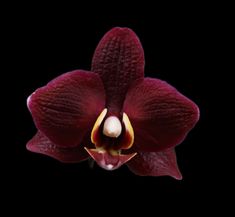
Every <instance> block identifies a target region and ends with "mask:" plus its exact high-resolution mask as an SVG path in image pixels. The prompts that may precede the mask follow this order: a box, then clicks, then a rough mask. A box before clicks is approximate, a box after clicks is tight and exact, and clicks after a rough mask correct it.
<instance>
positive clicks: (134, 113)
mask: <svg viewBox="0 0 235 217" xmlns="http://www.w3.org/2000/svg"><path fill="white" fill-rule="evenodd" d="M27 105H28V108H29V110H30V112H31V114H32V116H33V120H34V122H35V125H36V127H37V129H38V132H37V134H36V135H35V136H34V137H33V138H32V139H31V140H30V141H29V142H28V144H27V149H28V150H30V151H33V152H37V153H42V154H45V155H49V156H51V157H53V158H56V159H58V160H60V161H62V162H68V163H71V162H80V161H82V160H86V159H88V158H89V156H90V157H92V158H93V159H94V160H95V161H96V162H97V164H98V165H99V166H101V167H102V168H104V169H107V170H114V169H117V168H119V167H120V166H121V165H123V164H124V163H126V164H127V166H128V167H129V169H130V170H131V171H133V172H134V173H135V174H138V175H150V176H162V175H169V176H172V177H174V178H176V179H181V178H182V176H181V174H180V171H179V169H178V167H177V162H176V155H175V151H174V147H175V146H176V145H177V144H179V143H181V142H182V141H183V140H184V138H185V136H186V135H187V133H188V132H189V131H190V130H191V129H192V128H193V127H194V125H195V124H196V122H197V121H198V118H199V109H198V107H197V106H196V105H195V104H194V103H193V102H192V101H191V100H189V99H188V98H186V97H185V96H183V95H182V94H180V93H179V92H178V91H177V90H176V89H175V88H174V87H172V86H170V85H169V84H167V83H166V82H164V81H161V80H158V79H153V78H144V51H143V48H142V46H141V43H140V41H139V39H138V37H137V36H136V35H135V33H134V32H133V31H132V30H130V29H128V28H113V29H111V30H110V31H109V32H108V33H107V34H106V35H105V36H104V37H103V38H102V40H101V41H100V43H99V44H98V47H97V48H96V51H95V54H94V56H93V60H92V67H91V71H84V70H75V71H72V72H68V73H65V74H63V75H61V76H59V77H57V78H55V79H54V80H52V81H51V82H49V83H48V84H47V85H46V86H44V87H41V88H39V89H37V90H36V91H35V92H34V93H33V94H32V95H31V96H30V97H29V98H28V100H27Z"/></svg>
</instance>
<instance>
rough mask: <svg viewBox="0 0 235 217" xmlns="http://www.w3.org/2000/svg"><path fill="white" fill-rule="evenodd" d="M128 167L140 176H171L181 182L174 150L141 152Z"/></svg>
mask: <svg viewBox="0 0 235 217" xmlns="http://www.w3.org/2000/svg"><path fill="white" fill-rule="evenodd" d="M127 166H128V167H129V169H130V170H131V171H132V172H133V173H135V174H136V175H140V176H171V177H173V178H175V179H178V180H181V179H182V175H181V173H180V171H179V168H178V166H177V161H176V155H175V151H174V149H167V150H165V151H162V152H139V153H138V154H137V155H136V156H135V157H134V158H132V159H131V160H130V161H129V162H128V163H127Z"/></svg>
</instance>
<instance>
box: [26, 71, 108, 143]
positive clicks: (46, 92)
mask: <svg viewBox="0 0 235 217" xmlns="http://www.w3.org/2000/svg"><path fill="white" fill-rule="evenodd" d="M27 102H28V103H27V104H28V108H29V110H30V112H31V113H32V116H33V120H34V122H35V125H36V127H37V128H38V129H39V130H40V131H41V132H42V133H43V134H45V135H46V137H48V138H49V140H50V141H52V142H53V143H55V144H56V145H58V146H61V147H75V146H78V145H80V143H81V141H82V139H83V137H84V135H85V134H86V132H87V131H89V130H91V128H92V126H93V125H94V122H95V120H96V118H97V116H98V115H99V113H100V112H101V111H102V110H103V109H104V105H105V93H104V88H103V85H102V81H101V80H100V78H99V76H98V75H97V74H95V73H92V72H86V71H81V70H75V71H72V72H68V73H66V74H63V75H61V76H59V77H57V78H56V79H54V80H52V81H51V82H49V83H48V84H47V85H46V86H45V87H42V88H39V89H37V90H36V91H35V92H34V93H33V94H32V95H31V96H30V97H29V98H28V100H27Z"/></svg>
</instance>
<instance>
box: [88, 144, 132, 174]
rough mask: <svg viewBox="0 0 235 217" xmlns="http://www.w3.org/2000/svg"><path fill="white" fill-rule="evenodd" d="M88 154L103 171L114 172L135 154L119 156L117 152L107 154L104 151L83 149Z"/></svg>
mask: <svg viewBox="0 0 235 217" xmlns="http://www.w3.org/2000/svg"><path fill="white" fill-rule="evenodd" d="M85 150H86V151H87V152H88V154H89V155H90V156H91V157H92V158H93V159H94V160H95V161H96V163H97V164H98V165H99V166H100V167H101V168H103V169H106V170H115V169H118V168H119V167H120V166H122V165H123V164H125V163H126V162H127V161H129V160H130V159H131V158H133V157H134V156H135V155H136V153H132V154H126V155H124V154H119V153H118V152H115V151H114V150H113V152H114V153H112V152H108V151H106V150H105V149H102V148H100V149H88V148H85Z"/></svg>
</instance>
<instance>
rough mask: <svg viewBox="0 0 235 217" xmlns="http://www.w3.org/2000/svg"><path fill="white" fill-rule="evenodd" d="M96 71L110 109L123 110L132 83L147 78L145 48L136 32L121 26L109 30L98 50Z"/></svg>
mask: <svg viewBox="0 0 235 217" xmlns="http://www.w3.org/2000/svg"><path fill="white" fill-rule="evenodd" d="M92 71H94V72H96V73H98V74H99V75H100V77H101V79H102V81H103V83H104V87H105V90H106V94H107V104H106V107H107V108H108V110H109V111H110V110H111V113H118V112H120V110H121V108H122V105H123V102H124V98H125V95H126V92H127V89H128V87H129V85H130V84H131V83H132V82H133V81H134V80H136V79H140V78H143V77H144V51H143V48H142V46H141V43H140V41H139V39H138V37H137V36H136V34H135V33H134V32H133V31H132V30H131V29H128V28H119V27H116V28H113V29H111V30H110V31H109V32H107V33H106V34H105V35H104V37H103V38H102V39H101V41H100V43H99V44H98V46H97V48H96V50H95V53H94V56H93V59H92Z"/></svg>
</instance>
